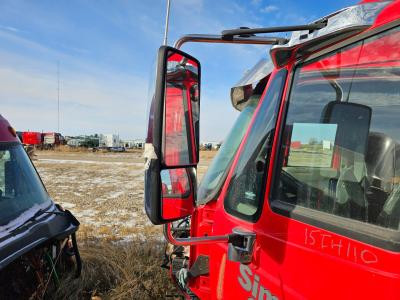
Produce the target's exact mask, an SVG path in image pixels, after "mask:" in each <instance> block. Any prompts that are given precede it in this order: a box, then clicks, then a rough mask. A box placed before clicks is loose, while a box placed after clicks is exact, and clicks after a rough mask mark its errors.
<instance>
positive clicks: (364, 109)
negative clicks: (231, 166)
mask: <svg viewBox="0 0 400 300" xmlns="http://www.w3.org/2000/svg"><path fill="white" fill-rule="evenodd" d="M399 41H400V34H399V30H398V29H394V30H390V31H387V32H385V33H382V34H379V35H377V36H375V37H373V38H369V39H366V40H363V41H361V42H358V43H356V44H354V45H352V46H351V47H347V48H345V49H342V50H340V51H338V52H336V53H334V54H331V55H329V56H326V57H324V58H322V59H318V60H316V61H314V62H311V63H308V64H306V65H303V66H301V67H299V68H298V69H297V70H296V73H295V79H294V82H293V88H292V92H291V96H290V99H289V106H288V111H287V117H286V122H285V127H284V131H283V142H282V146H281V150H280V165H279V174H278V181H277V184H276V185H275V190H274V199H276V200H280V201H284V202H286V203H290V204H293V205H299V206H303V207H307V208H311V209H315V210H319V211H323V212H326V213H330V214H334V215H338V216H341V217H345V218H350V219H355V220H358V221H361V222H367V223H372V224H375V225H378V226H382V227H388V228H392V229H398V228H399V221H400V188H399V184H400V180H399V178H400V177H399V172H400V159H399V157H400V156H399V154H400V130H399V128H400V118H399V115H400V72H399V66H400V54H399V53H400V51H399V46H400V42H399Z"/></svg>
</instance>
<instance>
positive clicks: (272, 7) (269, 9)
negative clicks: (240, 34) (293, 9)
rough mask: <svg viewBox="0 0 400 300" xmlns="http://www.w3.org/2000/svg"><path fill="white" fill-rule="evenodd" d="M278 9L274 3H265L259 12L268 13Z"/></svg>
mask: <svg viewBox="0 0 400 300" xmlns="http://www.w3.org/2000/svg"><path fill="white" fill-rule="evenodd" d="M278 9H279V8H278V7H277V6H275V5H267V6H265V7H264V8H262V9H261V12H263V13H267V14H268V13H271V12H274V11H277V10H278Z"/></svg>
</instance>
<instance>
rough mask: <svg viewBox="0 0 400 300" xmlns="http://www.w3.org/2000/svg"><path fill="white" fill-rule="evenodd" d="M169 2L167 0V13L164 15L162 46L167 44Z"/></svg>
mask: <svg viewBox="0 0 400 300" xmlns="http://www.w3.org/2000/svg"><path fill="white" fill-rule="evenodd" d="M170 4H171V3H170V0H167V15H166V16H165V31H164V46H167V43H168V23H169V8H170Z"/></svg>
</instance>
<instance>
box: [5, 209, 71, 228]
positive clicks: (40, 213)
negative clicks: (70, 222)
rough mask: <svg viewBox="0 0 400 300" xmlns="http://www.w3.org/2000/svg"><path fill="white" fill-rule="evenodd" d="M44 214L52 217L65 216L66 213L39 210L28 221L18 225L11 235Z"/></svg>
mask: <svg viewBox="0 0 400 300" xmlns="http://www.w3.org/2000/svg"><path fill="white" fill-rule="evenodd" d="M42 214H51V215H64V214H65V212H59V211H50V210H45V209H42V208H41V209H39V210H38V211H37V212H35V213H34V215H33V216H32V217H30V218H28V219H26V220H25V221H24V222H23V223H22V224H20V225H18V226H17V227H16V228H14V229H13V230H12V231H11V233H15V232H16V231H17V230H18V229H20V228H22V227H24V226H25V225H26V224H28V223H30V222H33V221H34V220H35V219H36V218H37V217H39V216H40V215H42Z"/></svg>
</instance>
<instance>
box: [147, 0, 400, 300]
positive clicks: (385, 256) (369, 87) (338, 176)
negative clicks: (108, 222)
mask: <svg viewBox="0 0 400 300" xmlns="http://www.w3.org/2000/svg"><path fill="white" fill-rule="evenodd" d="M274 32H292V35H291V37H290V39H286V38H282V37H272V36H264V35H262V34H264V33H274ZM188 42H203V43H231V44H258V45H260V44H265V45H272V47H271V48H270V51H269V57H268V58H266V59H267V60H266V61H265V62H264V63H261V64H258V65H256V66H255V68H254V69H253V70H252V71H251V72H249V73H248V74H247V76H245V78H243V79H242V80H241V82H240V84H238V85H236V86H235V87H234V88H233V89H232V91H231V100H232V105H233V106H234V108H236V109H238V110H239V111H241V112H240V115H239V117H238V119H237V121H236V123H235V124H234V126H233V128H232V130H231V132H230V133H229V134H228V136H227V138H225V139H224V143H223V144H222V146H221V148H220V149H219V151H218V153H217V155H216V156H215V158H214V160H213V162H212V163H211V165H210V166H209V168H208V170H207V172H206V174H205V175H204V177H203V179H202V181H201V182H200V184H199V185H198V183H197V179H196V168H197V164H198V162H199V128H200V127H199V107H200V83H201V66H200V62H199V61H198V60H197V59H196V58H194V57H193V56H191V55H189V54H187V53H185V52H182V51H181V50H179V48H180V47H181V46H182V45H183V44H184V43H188ZM224 63H225V62H224ZM221 65H223V63H221ZM399 70H400V1H370V0H368V1H362V2H360V3H359V4H357V5H354V6H351V7H347V8H344V9H342V10H340V11H338V12H334V13H332V14H330V15H328V16H326V17H323V18H321V19H319V20H317V21H315V22H313V23H310V24H305V25H299V26H282V27H272V28H253V29H244V28H241V29H233V30H225V31H223V32H222V34H221V35H199V34H197V35H187V36H184V37H182V38H180V39H179V40H178V41H177V42H176V43H175V46H174V47H168V46H162V47H160V49H159V52H158V62H157V76H156V82H155V85H154V94H153V95H152V98H151V99H150V101H151V104H150V106H149V107H150V110H149V123H148V133H147V139H146V145H145V151H144V155H145V158H146V162H145V210H146V213H147V215H148V217H149V219H150V220H151V222H153V224H163V226H164V236H165V238H166V240H167V241H168V242H169V243H171V244H172V245H174V248H173V250H172V251H169V252H167V253H166V263H165V264H164V266H167V267H168V268H169V271H170V275H171V277H172V279H173V280H174V282H175V283H176V284H177V286H178V287H179V288H180V290H181V291H182V292H183V294H184V295H185V297H186V298H187V299H199V298H200V299H259V300H262V299H399V295H400V160H399V157H400V130H399V129H400V118H399V115H400V90H399V84H400V72H399ZM221 74H223V70H222V69H221Z"/></svg>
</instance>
